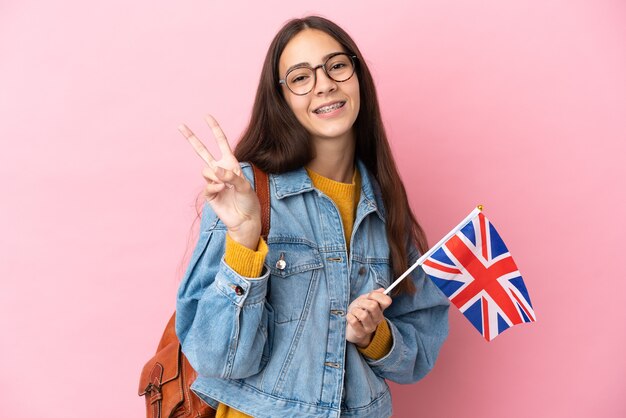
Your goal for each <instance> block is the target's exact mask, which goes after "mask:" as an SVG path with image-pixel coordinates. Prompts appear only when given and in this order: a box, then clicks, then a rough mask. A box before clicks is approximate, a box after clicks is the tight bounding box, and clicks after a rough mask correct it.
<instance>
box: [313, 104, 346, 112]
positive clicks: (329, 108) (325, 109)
mask: <svg viewBox="0 0 626 418" xmlns="http://www.w3.org/2000/svg"><path fill="white" fill-rule="evenodd" d="M344 104H345V102H338V103H335V104H332V105H330V106H324V107H320V108H319V109H317V110H315V113H328V112H332V111H333V110H335V109H339V108H340V107H341V106H343V105H344Z"/></svg>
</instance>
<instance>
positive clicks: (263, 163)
mask: <svg viewBox="0 0 626 418" xmlns="http://www.w3.org/2000/svg"><path fill="white" fill-rule="evenodd" d="M304 29H317V30H320V31H322V32H325V33H327V34H328V35H330V36H331V37H333V38H334V39H335V40H336V41H337V42H339V43H340V44H341V46H342V47H343V48H344V49H345V50H346V52H348V53H350V54H354V55H356V56H357V66H356V72H357V76H358V79H359V90H360V97H361V106H360V110H359V115H358V116H357V119H356V121H355V122H354V126H353V129H354V132H355V137H356V155H355V156H356V158H359V159H360V160H361V161H363V163H364V164H365V166H366V167H367V169H368V170H369V171H370V172H371V173H372V175H373V176H374V177H375V178H376V180H377V181H378V184H379V185H380V190H381V194H382V200H383V203H384V205H385V213H386V230H387V240H388V242H389V247H390V252H391V253H390V259H391V266H392V270H393V272H394V274H395V276H396V277H397V276H399V275H400V274H402V273H403V272H404V270H405V269H406V268H407V267H408V262H409V260H408V254H407V245H408V244H409V243H410V242H413V243H414V244H415V245H416V246H417V248H418V249H419V251H420V252H421V253H423V252H424V251H426V250H427V243H426V236H425V234H424V231H423V230H422V228H421V227H420V225H419V223H418V222H417V220H416V219H415V216H414V215H413V213H412V212H411V209H410V207H409V202H408V199H407V195H406V190H405V188H404V185H403V184H402V180H400V176H399V174H398V170H397V168H396V164H395V162H394V160H393V155H392V153H391V148H390V147H389V142H388V140H387V134H386V133H385V128H384V126H383V122H382V118H381V115H380V109H379V106H378V97H377V94H376V88H375V86H374V80H373V79H372V75H371V74H370V71H369V69H368V68H367V65H366V63H365V60H364V59H363V56H362V55H361V51H359V48H358V47H357V46H356V44H355V42H354V41H353V40H352V38H351V37H350V36H349V35H348V34H347V33H346V32H345V31H344V30H343V29H341V28H340V27H339V26H337V25H336V24H335V23H333V22H331V21H330V20H328V19H325V18H323V17H319V16H308V17H305V18H302V19H293V20H290V21H289V22H287V23H286V24H285V26H283V28H282V29H281V30H280V31H279V32H278V33H277V34H276V36H275V37H274V40H273V41H272V43H271V45H270V47H269V50H268V51H267V55H266V57H265V61H264V63H263V69H262V71H261V78H260V81H259V87H258V90H257V93H256V98H255V102H254V106H253V108H252V115H251V118H250V123H249V125H248V127H247V129H246V130H245V131H244V133H243V135H242V138H241V140H240V141H239V143H238V144H237V146H236V148H235V152H234V153H235V157H236V158H237V159H238V160H239V161H250V162H253V163H254V164H256V165H257V166H258V167H260V168H261V169H262V170H264V171H266V172H268V173H284V172H287V171H291V170H294V169H296V168H300V167H303V166H304V165H306V164H308V163H309V162H310V161H311V160H312V159H313V149H312V145H311V141H310V140H309V133H308V132H307V131H306V129H305V128H304V127H303V126H302V125H301V124H300V122H298V120H297V119H296V117H295V115H294V114H293V112H292V111H291V109H290V108H289V105H288V104H287V102H286V100H285V98H284V97H283V91H282V89H281V87H280V85H279V82H278V81H279V79H280V77H279V74H278V63H279V59H280V56H281V54H282V52H283V50H284V49H285V46H286V45H287V43H289V41H290V40H291V39H292V38H293V37H294V36H296V35H297V34H298V33H300V32H301V31H303V30H304ZM407 231H409V233H408V234H407ZM396 289H398V292H408V293H413V292H414V291H415V287H414V285H413V282H412V281H411V280H403V281H402V282H401V283H400V285H399V286H398V287H397V288H396Z"/></svg>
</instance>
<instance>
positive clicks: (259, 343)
mask: <svg viewBox="0 0 626 418" xmlns="http://www.w3.org/2000/svg"><path fill="white" fill-rule="evenodd" d="M225 237H226V228H225V226H224V225H223V224H222V223H221V222H220V221H219V219H218V218H217V216H216V215H215V213H214V212H213V211H212V210H211V207H210V206H209V205H205V207H204V210H203V213H202V222H201V225H200V236H199V238H198V243H197V244H196V248H195V250H194V252H193V255H192V258H191V261H190V263H189V267H188V268H187V272H186V273H185V276H184V278H183V281H182V282H181V284H180V288H179V290H178V297H177V301H176V311H177V312H176V332H177V334H178V338H179V340H180V342H181V344H182V350H183V352H184V353H185V355H186V356H187V358H188V359H189V362H190V363H191V365H192V366H193V368H194V369H195V370H196V371H197V372H198V373H199V374H200V375H203V376H211V377H220V378H231V379H239V378H244V377H248V376H251V375H254V374H256V373H258V372H259V371H260V370H261V369H262V368H263V367H264V365H265V362H266V361H267V359H268V358H269V347H268V344H267V342H268V333H269V332H271V331H270V329H269V328H270V326H271V324H272V323H273V318H272V310H271V307H270V306H269V305H268V304H267V303H266V298H265V296H266V292H267V284H268V280H269V269H268V268H267V267H264V268H263V272H262V273H261V276H260V277H258V278H254V279H250V278H246V277H243V276H241V275H239V274H237V273H236V272H235V271H234V270H233V269H232V268H231V267H229V266H228V264H227V263H226V262H225V261H224V259H223V256H224V245H225Z"/></svg>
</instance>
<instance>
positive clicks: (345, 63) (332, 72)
mask: <svg viewBox="0 0 626 418" xmlns="http://www.w3.org/2000/svg"><path fill="white" fill-rule="evenodd" d="M325 67H326V74H328V75H329V76H330V78H332V79H333V80H335V81H338V82H341V81H346V80H347V79H349V78H350V77H352V74H354V64H353V63H352V59H351V58H350V57H349V56H348V55H346V54H337V55H334V56H332V57H330V58H329V59H328V61H326V64H325Z"/></svg>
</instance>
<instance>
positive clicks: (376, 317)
mask: <svg viewBox="0 0 626 418" xmlns="http://www.w3.org/2000/svg"><path fill="white" fill-rule="evenodd" d="M360 310H362V311H364V312H366V313H367V316H368V318H369V319H368V320H369V321H371V324H372V325H373V326H374V327H376V326H377V325H378V323H379V322H380V321H382V319H383V311H382V309H381V308H380V305H378V303H377V302H376V301H373V300H367V301H363V302H362V303H361V304H360ZM357 312H358V309H357V310H355V315H356V316H357V317H358V318H361V316H360V315H358V314H357Z"/></svg>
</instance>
